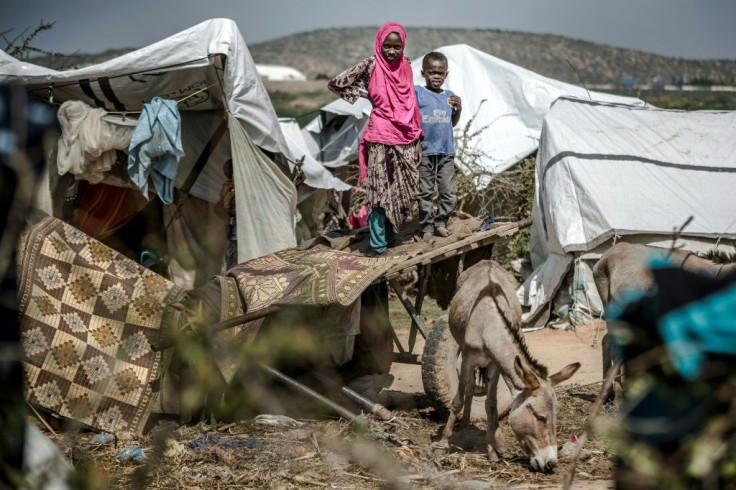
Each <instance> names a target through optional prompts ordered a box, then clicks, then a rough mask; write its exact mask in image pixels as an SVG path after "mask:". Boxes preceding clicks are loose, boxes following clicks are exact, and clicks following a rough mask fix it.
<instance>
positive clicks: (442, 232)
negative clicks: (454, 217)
mask: <svg viewBox="0 0 736 490" xmlns="http://www.w3.org/2000/svg"><path fill="white" fill-rule="evenodd" d="M434 234H435V235H437V236H441V237H443V238H444V237H448V236H450V235H452V232H451V231H450V230H448V229H447V227H445V226H444V225H443V226H438V227H437V228H435V229H434Z"/></svg>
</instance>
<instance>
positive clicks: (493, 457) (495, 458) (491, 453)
mask: <svg viewBox="0 0 736 490" xmlns="http://www.w3.org/2000/svg"><path fill="white" fill-rule="evenodd" d="M486 454H487V455H488V461H489V462H491V463H498V462H499V461H501V460H502V459H503V454H501V453H499V452H498V451H496V450H495V449H493V448H488V451H487V453H486Z"/></svg>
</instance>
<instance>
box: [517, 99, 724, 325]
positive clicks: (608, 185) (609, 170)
mask: <svg viewBox="0 0 736 490" xmlns="http://www.w3.org/2000/svg"><path fill="white" fill-rule="evenodd" d="M734 134H736V112H713V111H694V112H683V111H675V110H662V109H657V108H653V107H634V106H630V105H622V104H611V103H603V102H593V101H590V100H582V99H574V98H567V97H563V98H560V99H558V100H557V101H556V102H555V103H554V104H553V106H552V108H551V110H550V111H549V113H548V114H547V116H546V117H545V119H544V125H543V128H542V139H541V144H540V148H539V152H538V154H537V163H536V182H535V194H534V201H533V206H532V218H533V220H534V223H533V225H532V234H531V251H532V257H531V258H532V265H533V267H534V272H533V273H532V275H531V276H530V277H529V278H528V279H527V280H526V281H525V283H524V284H523V286H522V287H521V288H520V289H519V291H518V294H519V299H520V300H521V301H522V304H524V305H525V306H527V307H528V308H529V311H528V312H527V313H526V314H525V316H524V319H525V322H527V323H528V322H531V321H532V320H533V319H535V318H539V320H540V322H545V321H546V319H547V318H548V315H546V314H545V312H548V311H549V306H550V302H551V301H552V300H553V298H554V297H555V294H556V293H557V292H558V289H559V287H560V284H561V283H562V282H563V279H564V278H565V276H566V274H567V273H568V271H569V270H570V267H571V265H572V264H573V262H575V264H576V267H575V274H574V276H575V279H574V282H576V284H575V287H573V292H572V296H573V297H576V296H577V297H578V299H579V300H580V302H582V303H585V302H589V303H591V304H595V303H599V300H598V299H597V296H598V295H597V292H596V290H595V286H594V285H593V284H592V281H591V280H590V264H591V263H594V260H595V259H596V258H597V257H599V256H600V253H601V252H602V251H603V250H605V248H607V247H608V246H610V244H611V243H612V239H614V238H617V239H618V238H621V237H622V238H623V239H624V240H626V241H637V242H643V243H648V244H651V245H660V246H664V247H669V246H671V245H672V238H673V230H675V229H679V228H681V227H682V225H683V224H684V223H685V222H686V221H687V220H688V218H689V217H690V216H692V217H693V219H692V221H691V222H690V223H689V224H688V225H687V226H686V227H685V228H684V230H683V231H682V233H681V237H680V239H679V240H678V242H677V244H676V245H677V246H682V247H684V248H687V249H690V250H694V251H699V250H703V249H707V248H710V247H711V246H712V245H713V244H714V243H715V242H716V240H717V239H729V240H731V239H734V238H736V217H735V216H734V210H736V193H734V189H735V188H736V138H734ZM587 259H591V260H592V262H591V263H587V264H586V260H587ZM586 277H587V278H588V280H587V281H586V280H585V279H586ZM572 307H573V310H575V309H576V308H578V307H579V308H586V307H587V305H585V304H578V305H575V304H573V305H572ZM593 309H594V308H593Z"/></svg>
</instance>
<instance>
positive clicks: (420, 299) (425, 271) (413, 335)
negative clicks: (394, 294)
mask: <svg viewBox="0 0 736 490" xmlns="http://www.w3.org/2000/svg"><path fill="white" fill-rule="evenodd" d="M431 269H432V266H431V265H425V266H424V267H423V268H422V275H421V279H420V280H419V292H418V293H417V299H416V301H415V302H414V310H415V311H416V312H417V315H418V316H419V318H421V314H422V305H423V304H424V295H425V294H426V293H427V283H428V282H429V274H430V271H431ZM417 330H419V324H417V322H416V321H415V320H414V319H412V322H411V329H410V330H409V352H410V353H411V352H414V344H415V343H416V341H417ZM422 335H423V336H424V340H427V335H426V332H422Z"/></svg>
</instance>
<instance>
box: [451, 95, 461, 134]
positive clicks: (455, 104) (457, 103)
mask: <svg viewBox="0 0 736 490" xmlns="http://www.w3.org/2000/svg"><path fill="white" fill-rule="evenodd" d="M447 102H449V103H450V105H451V106H452V108H453V109H455V110H454V111H453V112H452V127H453V128H454V127H455V126H457V122H458V121H459V120H460V113H461V112H462V110H463V101H462V100H461V99H460V96H458V95H455V94H452V95H451V96H450V98H449V99H447Z"/></svg>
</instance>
